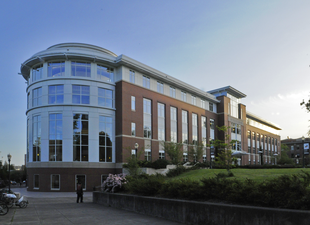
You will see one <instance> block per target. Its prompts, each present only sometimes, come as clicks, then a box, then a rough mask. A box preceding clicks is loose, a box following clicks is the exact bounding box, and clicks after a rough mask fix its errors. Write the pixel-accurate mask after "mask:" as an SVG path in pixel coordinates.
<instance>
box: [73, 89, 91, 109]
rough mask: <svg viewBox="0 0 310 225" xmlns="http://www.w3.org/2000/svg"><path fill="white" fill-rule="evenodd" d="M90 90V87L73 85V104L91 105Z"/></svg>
mask: <svg viewBox="0 0 310 225" xmlns="http://www.w3.org/2000/svg"><path fill="white" fill-rule="evenodd" d="M89 96H90V88H89V86H82V85H72V103H73V104H89Z"/></svg>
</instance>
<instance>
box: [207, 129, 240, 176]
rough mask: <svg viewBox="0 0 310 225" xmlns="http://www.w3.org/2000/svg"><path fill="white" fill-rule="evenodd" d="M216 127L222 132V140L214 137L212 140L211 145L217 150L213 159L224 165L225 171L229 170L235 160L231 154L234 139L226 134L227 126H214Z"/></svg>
mask: <svg viewBox="0 0 310 225" xmlns="http://www.w3.org/2000/svg"><path fill="white" fill-rule="evenodd" d="M216 128H217V129H218V131H219V132H220V133H222V134H224V140H220V139H215V140H214V141H213V142H212V145H213V146H214V147H216V148H217V149H218V150H219V151H218V154H217V157H215V159H216V161H217V163H218V164H220V165H222V166H224V167H225V168H226V170H227V172H229V171H230V169H231V168H232V167H233V162H234V161H235V157H233V156H232V155H231V154H232V151H231V149H232V146H233V144H234V143H236V140H230V135H229V134H228V129H229V128H230V127H229V126H221V127H219V126H216Z"/></svg>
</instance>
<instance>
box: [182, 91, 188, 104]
mask: <svg viewBox="0 0 310 225" xmlns="http://www.w3.org/2000/svg"><path fill="white" fill-rule="evenodd" d="M181 100H182V101H183V102H186V101H187V99H186V92H184V91H181Z"/></svg>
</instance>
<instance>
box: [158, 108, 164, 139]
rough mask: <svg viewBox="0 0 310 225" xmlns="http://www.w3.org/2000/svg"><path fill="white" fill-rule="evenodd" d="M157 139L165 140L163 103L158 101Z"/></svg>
mask: <svg viewBox="0 0 310 225" xmlns="http://www.w3.org/2000/svg"><path fill="white" fill-rule="evenodd" d="M157 108H158V140H161V141H164V140H165V105H164V104H161V103H158V104H157Z"/></svg>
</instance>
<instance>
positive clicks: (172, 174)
mask: <svg viewBox="0 0 310 225" xmlns="http://www.w3.org/2000/svg"><path fill="white" fill-rule="evenodd" d="M185 171H186V168H185V167H184V166H177V167H176V168H175V169H170V170H169V171H168V172H167V173H166V176H167V177H176V176H179V175H180V174H182V173H184V172H185Z"/></svg>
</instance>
